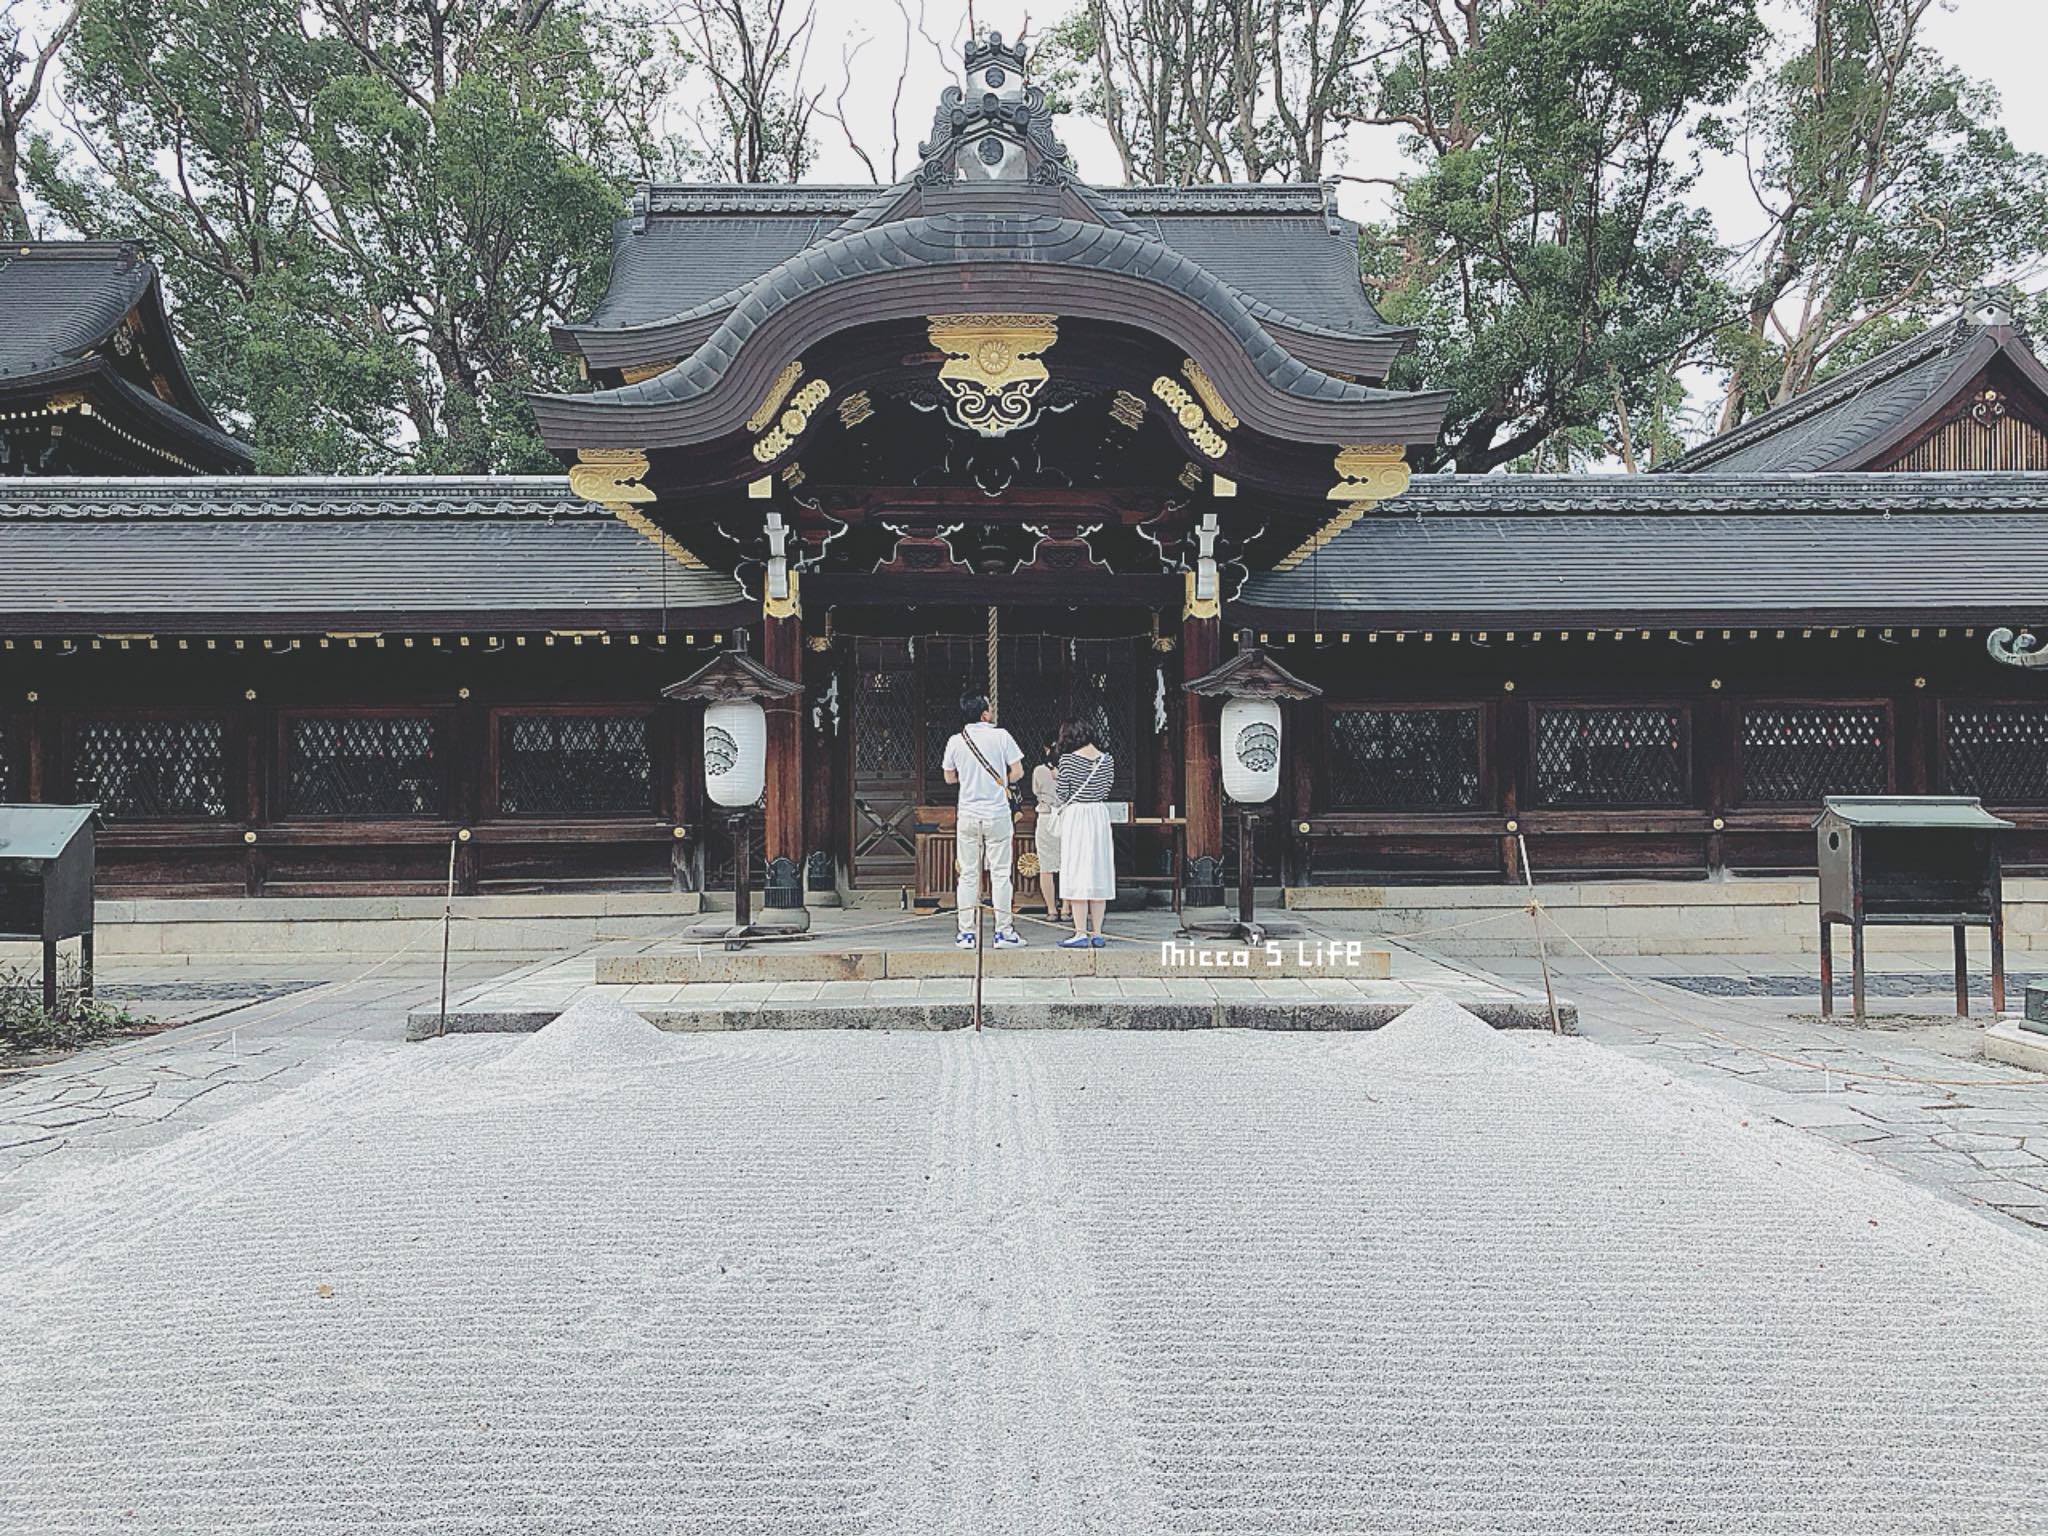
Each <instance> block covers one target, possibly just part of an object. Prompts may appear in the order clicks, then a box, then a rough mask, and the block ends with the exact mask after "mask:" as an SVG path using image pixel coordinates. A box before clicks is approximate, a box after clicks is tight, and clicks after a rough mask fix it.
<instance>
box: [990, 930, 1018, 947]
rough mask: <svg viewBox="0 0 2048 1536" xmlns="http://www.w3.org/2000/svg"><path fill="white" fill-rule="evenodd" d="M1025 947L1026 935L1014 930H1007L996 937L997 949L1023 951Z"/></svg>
mask: <svg viewBox="0 0 2048 1536" xmlns="http://www.w3.org/2000/svg"><path fill="white" fill-rule="evenodd" d="M1023 947H1024V935H1023V934H1021V933H1019V932H1018V931H1017V930H1016V929H1014V928H1005V929H1004V930H1003V931H1002V932H1001V933H998V934H997V935H996V948H997V949H1022V948H1023Z"/></svg>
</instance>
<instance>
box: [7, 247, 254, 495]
mask: <svg viewBox="0 0 2048 1536" xmlns="http://www.w3.org/2000/svg"><path fill="white" fill-rule="evenodd" d="M0 422H4V423H5V424H6V428H7V430H8V431H9V433H10V434H18V433H21V432H26V431H34V432H37V433H39V434H48V433H49V432H50V429H51V427H52V426H53V425H54V426H55V427H56V428H57V433H56V435H57V436H60V437H61V436H62V435H63V434H64V433H65V432H66V431H68V430H69V429H70V428H71V427H72V425H73V424H74V423H78V424H87V423H90V426H84V425H81V426H80V431H81V432H82V433H84V434H87V435H90V436H91V437H92V438H93V442H94V444H95V446H96V448H97V450H98V453H97V455H96V456H97V457H99V458H101V459H104V460H107V461H112V462H117V463H127V462H131V461H132V462H138V463H145V464H148V465H149V466H150V467H151V468H152V469H161V470H167V471H169V470H177V469H184V470H190V471H195V472H201V473H229V474H233V473H241V472H246V471H247V470H249V469H250V468H252V467H253V466H254V462H255V461H254V457H253V456H252V455H251V453H250V451H249V449H248V448H247V447H246V446H245V445H244V444H242V443H240V442H237V441H236V440H235V439H234V438H232V437H230V436H229V435H228V434H227V433H225V432H224V431H222V430H221V426H220V423H219V422H218V421H217V420H216V419H215V418H214V415H213V413H212V411H210V410H208V409H207V406H206V402H205V401H204V400H203V399H201V398H200V395H199V391H198V389H197V388H196V387H195V386H194V385H193V382H192V378H191V375H190V374H189V373H187V371H186V369H185V361H184V357H183V356H182V354H181V353H180V352H179V350H178V344H177V341H176V339H175V338H174V337H173V336H172V334H171V329H170V324H169V321H168V320H167V318H166V316H165V314H164V307H163V290H162V286H161V284H160V283H159V281H158V279H157V271H156V267H155V266H154V264H152V263H151V261H150V260H149V257H148V256H147V255H146V254H145V253H144V251H143V249H142V247H141V246H139V245H137V244H134V243H133V242H130V241H117V240H74V241H27V242H21V243H18V244H14V245H0ZM101 434H103V435H101ZM62 446H65V447H66V448H67V449H70V450H71V451H68V452H66V453H65V454H64V455H63V458H62V462H63V464H64V465H66V466H69V467H73V468H75V467H78V466H79V465H80V463H81V462H82V460H83V459H84V458H85V457H86V456H88V455H90V454H92V450H91V449H85V448H75V447H73V446H72V445H69V444H65V445H62Z"/></svg>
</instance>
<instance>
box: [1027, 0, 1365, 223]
mask: <svg viewBox="0 0 2048 1536" xmlns="http://www.w3.org/2000/svg"><path fill="white" fill-rule="evenodd" d="M1370 20H1371V16H1370V8H1369V5H1368V3H1367V0H1084V3H1083V4H1082V5H1081V6H1080V7H1079V8H1078V9H1077V10H1075V11H1074V12H1073V13H1072V14H1070V15H1069V16H1067V17H1066V18H1065V19H1064V20H1063V21H1061V22H1060V23H1059V24H1058V25H1057V26H1055V27H1054V28H1053V29H1052V31H1051V32H1050V33H1048V34H1047V35H1046V36H1045V37H1044V38H1042V39H1041V40H1040V42H1039V46H1038V51H1037V55H1036V61H1035V63H1036V68H1037V70H1038V72H1039V76H1040V78H1041V80H1042V81H1043V83H1045V84H1046V85H1047V86H1048V88H1049V90H1050V91H1051V92H1052V93H1053V94H1054V95H1055V96H1056V97H1057V98H1058V100H1059V102H1060V103H1061V104H1062V105H1063V106H1065V107H1067V108H1070V109H1072V110H1076V111H1080V112H1082V113H1085V114H1086V115H1088V116H1091V117H1094V118H1097V119H1098V120H1100V121H1101V122H1102V124H1103V125H1104V127H1105V128H1106V129H1107V130H1108V132H1109V137H1110V141H1111V142H1112V143H1113V144H1114V145H1115V146H1116V151H1117V156H1118V158H1119V160H1120V161H1121V162H1122V166H1123V175H1124V180H1125V181H1126V182H1129V183H1134V184H1139V183H1142V184H1151V185H1160V186H1191V185H1194V184H1196V183H1199V182H1205V181H1266V180H1280V181H1316V180H1320V179H1321V178H1322V176H1323V175H1324V174H1325V171H1326V169H1327V168H1328V165H1329V150H1330V147H1331V145H1332V144H1333V143H1334V142H1335V140H1336V139H1337V138H1339V137H1341V135H1342V133H1343V131H1344V129H1345V128H1346V127H1347V126H1348V125H1349V123H1350V122H1352V121H1353V120H1355V118H1356V117H1357V116H1358V114H1359V112H1360V110H1361V108H1362V106H1363V103H1364V97H1363V94H1362V93H1363V90H1364V87H1365V85H1366V83H1367V77H1366V75H1365V74H1364V72H1363V67H1364V65H1365V64H1366V62H1367V60H1368V58H1369V47H1368V37H1369V34H1370V27H1369V22H1370Z"/></svg>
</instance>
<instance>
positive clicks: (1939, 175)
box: [1715, 0, 2048, 431]
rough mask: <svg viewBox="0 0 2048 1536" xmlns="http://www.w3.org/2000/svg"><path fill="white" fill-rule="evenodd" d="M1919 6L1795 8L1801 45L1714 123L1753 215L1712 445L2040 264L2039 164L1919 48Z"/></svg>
mask: <svg viewBox="0 0 2048 1536" xmlns="http://www.w3.org/2000/svg"><path fill="white" fill-rule="evenodd" d="M1932 4H1933V0H1800V6H1801V9H1802V11H1803V13H1804V17H1805V21H1806V31H1805V35H1804V37H1803V39H1802V40H1801V43H1800V45H1799V46H1798V47H1797V48H1796V49H1795V50H1794V51H1793V52H1791V53H1790V55H1789V56H1787V57H1785V58H1783V59H1782V60H1780V61H1779V62H1777V63H1776V65H1775V66H1774V67H1773V68H1772V69H1770V70H1769V71H1768V72H1767V73H1765V74H1764V75H1763V76H1762V78H1760V79H1759V80H1758V81H1757V82H1756V83H1755V84H1754V85H1753V86H1752V87H1751V89H1750V90H1749V92H1748V94H1747V96H1746V98H1745V100H1744V103H1743V110H1742V113H1741V115H1740V119H1739V122H1738V123H1737V124H1734V125H1729V126H1722V125H1715V127H1716V132H1717V136H1718V138H1719V141H1720V142H1722V143H1723V144H1724V145H1725V146H1726V147H1727V148H1729V149H1730V150H1735V149H1738V148H1739V149H1740V151H1741V152H1742V153H1743V154H1744V155H1745V157H1746V159H1747V162H1748V169H1749V181H1750V185H1751V186H1752V187H1753V188H1754V189H1755V191H1756V196H1757V200H1758V203H1759V205H1760V206H1761V208H1762V209H1763V212H1764V214H1765V215H1766V218H1767V224H1766V228H1765V231H1764V234H1763V235H1762V237H1761V238H1760V239H1759V240H1758V242H1757V244H1756V248H1755V251H1754V253H1753V268H1754V277H1753V281H1752V282H1751V284H1750V285H1749V287H1748V290H1747V292H1746V294H1745V300H1746V303H1745V306H1744V308H1745V311H1746V313H1745V315H1744V317H1743V320H1742V322H1741V323H1740V324H1739V325H1736V326H1731V327H1730V328H1729V330H1728V331H1727V333H1726V334H1725V335H1724V336H1723V337H1722V338H1721V356H1722V360H1723V362H1724V363H1725V364H1726V365H1727V368H1728V382H1727V388H1726V392H1725V395H1724V398H1723V402H1722V409H1721V416H1720V429H1721V430H1722V431H1727V430H1728V429H1730V428H1732V427H1734V426H1735V425H1737V424H1738V423H1739V422H1740V421H1741V420H1742V418H1743V416H1744V415H1745V414H1747V413H1748V412H1750V411H1753V410H1759V409H1762V408H1764V407H1766V406H1768V405H1773V404H1777V403H1779V402H1781V401H1784V400H1788V399H1790V398H1791V397H1792V396H1793V395H1794V394H1796V393H1797V392H1798V391H1800V390H1802V389H1804V388H1805V387H1806V386H1807V385H1808V384H1810V383H1812V382H1813V380H1814V379H1815V377H1816V376H1817V375H1819V374H1821V373H1823V372H1825V371H1827V370H1828V368H1829V366H1830V364H1835V365H1840V364H1842V363H1844V362H1847V361H1850V360H1852V359H1853V358H1855V357H1858V356H1867V355H1869V353H1870V352H1871V351H1873V350H1875V348H1876V346H1877V345H1879V344H1881V343H1882V342H1883V341H1885V340H1887V339H1896V337H1897V336H1898V335H1900V334H1902V333H1910V332H1911V331H1913V330H1915V329H1918V328H1919V326H1920V325H1922V324H1924V323H1925V321H1926V320H1927V319H1929V318H1930V317H1932V316H1934V315H1937V314H1940V313H1943V312H1945V311H1948V310H1952V309H1954V308H1956V307H1957V306H1958V305H1960V304H1961V303H1962V301H1963V300H1964V299H1965V298H1966V297H1967V296H1968V294H1969V292H1970V291H1971V290H1972V289H1973V288H1975V287H1977V286H1979V285H1980V284H1982V283H1984V282H1985V281H1986V280H1987V279H1989V278H1992V277H1994V276H1996V275H1997V274H1999V273H2000V272H2001V271H2004V270H2011V269H2012V268H2014V267H2017V266H2019V265H2020V264H2022V263H2024V262H2027V261H2030V260H2038V259H2039V258H2040V257H2041V256H2043V255H2044V254H2048V161H2044V159H2043V158H2042V157H2041V156H2039V155H2030V154H2022V153H2020V152H2019V151H2018V150H2017V149H2015V148H2014V146H2013V144H2012V141H2011V139H2010V138H2009V137H2008V136H2007V134H2006V132H2005V130H2004V128H2002V127H2001V126H2000V125H1999V122H1998V107H1999V104H1998V96H1997V93H1996V92H1994V91H1993V90H1992V89H1991V88H1990V87H1989V86H1987V85H1984V84H1982V83H1980V82H1977V81H1973V80H1970V79H1968V78H1966V77H1965V76H1963V75H1962V74H1961V73H1960V72H1959V71H1957V70H1956V69H1954V68H1953V67H1952V66H1950V65H1949V64H1947V63H1946V62H1945V61H1943V60H1942V59H1941V58H1940V57H1939V56H1938V55H1937V54H1935V53H1934V52H1933V50H1932V49H1931V48H1930V47H1929V46H1928V44H1927V41H1926V38H1925V35H1924V33H1923V31H1922V22H1923V19H1924V18H1925V16H1926V14H1927V12H1928V11H1929V9H1930V8H1931V7H1932Z"/></svg>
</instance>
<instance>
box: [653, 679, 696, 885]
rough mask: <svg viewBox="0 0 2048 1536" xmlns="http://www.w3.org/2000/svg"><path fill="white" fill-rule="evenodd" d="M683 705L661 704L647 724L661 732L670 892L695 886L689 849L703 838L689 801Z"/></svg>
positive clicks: (694, 872) (663, 802) (688, 750)
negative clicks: (669, 825) (671, 826)
mask: <svg viewBox="0 0 2048 1536" xmlns="http://www.w3.org/2000/svg"><path fill="white" fill-rule="evenodd" d="M686 708H687V706H685V705H683V704H681V703H664V704H662V705H661V706H660V707H659V709H657V711H656V712H655V716H654V719H653V720H652V721H650V722H649V725H648V728H649V729H650V730H653V731H659V732H660V733H661V738H662V741H663V742H664V746H663V750H662V760H663V761H664V762H665V763H666V764H667V766H668V787H667V790H666V792H665V793H664V795H663V797H662V804H663V808H664V809H665V810H666V811H667V813H668V819H669V820H670V821H672V822H674V823H675V830H676V833H677V836H675V837H672V838H670V839H669V849H668V884H669V889H670V890H672V891H694V890H696V889H697V881H696V879H695V878H694V877H695V874H696V869H695V865H694V863H693V862H692V857H691V849H692V848H694V847H698V846H701V845H702V843H703V841H704V828H703V825H702V818H701V817H699V816H698V815H697V813H696V811H695V810H694V808H693V807H692V806H691V804H690V770H689V764H690V745H691V738H690V736H689V735H688V734H687V733H686V732H685V731H684V728H683V717H684V713H685V710H686Z"/></svg>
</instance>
